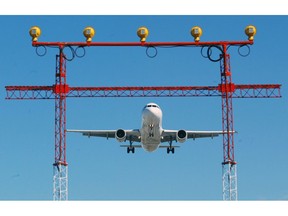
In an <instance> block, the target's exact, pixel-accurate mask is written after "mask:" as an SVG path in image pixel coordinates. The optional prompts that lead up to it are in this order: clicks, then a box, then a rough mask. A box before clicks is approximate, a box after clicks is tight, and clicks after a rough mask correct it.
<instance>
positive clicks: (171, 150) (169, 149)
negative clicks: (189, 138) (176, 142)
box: [167, 140, 175, 154]
mask: <svg viewBox="0 0 288 216" xmlns="http://www.w3.org/2000/svg"><path fill="white" fill-rule="evenodd" d="M170 152H172V154H174V153H175V148H174V147H173V146H172V140H171V141H169V147H167V154H169V153H170Z"/></svg>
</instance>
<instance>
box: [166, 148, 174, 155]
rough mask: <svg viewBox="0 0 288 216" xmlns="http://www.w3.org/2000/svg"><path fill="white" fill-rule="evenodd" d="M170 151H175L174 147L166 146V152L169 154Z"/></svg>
mask: <svg viewBox="0 0 288 216" xmlns="http://www.w3.org/2000/svg"><path fill="white" fill-rule="evenodd" d="M170 152H172V154H174V153H175V148H174V147H168V148H167V154H169V153H170Z"/></svg>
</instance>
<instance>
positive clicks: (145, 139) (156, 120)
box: [66, 103, 234, 154]
mask: <svg viewBox="0 0 288 216" xmlns="http://www.w3.org/2000/svg"><path fill="white" fill-rule="evenodd" d="M66 131H67V132H77V133H82V135H83V136H88V137H89V138H90V137H91V136H95V137H106V138H107V139H108V138H116V140H117V141H119V142H125V141H129V145H120V147H127V153H128V154H129V153H130V152H132V153H133V154H134V153H135V148H143V149H144V150H145V151H147V152H154V151H155V150H157V149H158V148H167V154H169V153H170V152H172V154H174V152H175V148H177V147H180V146H174V145H172V142H173V141H176V142H179V143H184V142H185V141H186V140H187V139H193V140H195V139H196V138H205V137H210V138H213V137H216V136H219V135H220V134H225V133H227V132H226V131H190V130H183V129H180V130H166V129H163V128H162V110H161V108H160V107H159V106H158V105H157V104H156V103H148V104H147V105H146V106H145V107H144V108H143V110H142V126H141V128H140V129H132V130H123V129H118V130H66ZM233 133H234V131H233ZM134 142H137V143H141V145H134V144H133V143H134ZM165 142H168V145H161V143H165Z"/></svg>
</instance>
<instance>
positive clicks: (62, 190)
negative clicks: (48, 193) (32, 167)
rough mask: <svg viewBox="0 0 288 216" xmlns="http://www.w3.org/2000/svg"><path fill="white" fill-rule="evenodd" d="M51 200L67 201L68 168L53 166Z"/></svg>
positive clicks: (59, 165) (65, 166)
mask: <svg viewBox="0 0 288 216" xmlns="http://www.w3.org/2000/svg"><path fill="white" fill-rule="evenodd" d="M53 200H55V201H65V200H68V166H67V165H62V164H56V163H55V164H54V165H53Z"/></svg>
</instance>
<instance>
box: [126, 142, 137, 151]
mask: <svg viewBox="0 0 288 216" xmlns="http://www.w3.org/2000/svg"><path fill="white" fill-rule="evenodd" d="M132 144H133V142H132V141H131V140H130V145H129V146H128V147H127V154H129V153H130V151H131V152H132V154H134V153H135V147H134V146H132Z"/></svg>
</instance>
